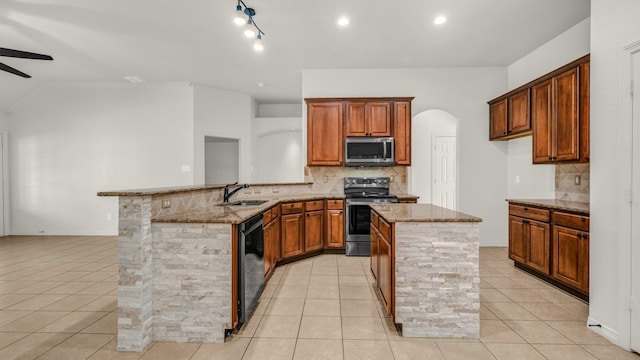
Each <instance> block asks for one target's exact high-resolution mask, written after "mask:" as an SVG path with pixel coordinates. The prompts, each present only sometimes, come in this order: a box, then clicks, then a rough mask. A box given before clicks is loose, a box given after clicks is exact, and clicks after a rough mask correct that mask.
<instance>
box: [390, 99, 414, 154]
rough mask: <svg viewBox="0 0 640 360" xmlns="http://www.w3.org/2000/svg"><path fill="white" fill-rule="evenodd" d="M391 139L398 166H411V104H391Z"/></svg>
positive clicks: (397, 102)
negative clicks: (393, 142)
mask: <svg viewBox="0 0 640 360" xmlns="http://www.w3.org/2000/svg"><path fill="white" fill-rule="evenodd" d="M393 139H394V141H395V144H394V147H395V160H396V164H398V165H411V102H409V101H396V102H394V103H393Z"/></svg>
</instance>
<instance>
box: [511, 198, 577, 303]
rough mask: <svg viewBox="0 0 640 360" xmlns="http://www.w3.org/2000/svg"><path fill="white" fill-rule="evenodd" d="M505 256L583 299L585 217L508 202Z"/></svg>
mask: <svg viewBox="0 0 640 360" xmlns="http://www.w3.org/2000/svg"><path fill="white" fill-rule="evenodd" d="M527 216H530V217H531V218H527ZM534 219H535V220H534ZM509 258H510V259H512V260H514V261H515V262H516V263H517V264H520V265H525V266H526V268H529V269H532V270H535V273H536V275H538V276H539V277H541V278H543V279H547V280H548V281H551V282H553V283H554V284H556V285H558V284H560V285H563V286H565V289H569V290H570V291H572V292H573V293H574V294H575V295H578V296H580V297H583V298H584V299H587V298H588V294H589V217H588V216H585V215H579V214H573V213H565V212H562V211H556V210H551V209H542V208H527V207H523V206H514V205H510V206H509ZM560 285H558V286H560Z"/></svg>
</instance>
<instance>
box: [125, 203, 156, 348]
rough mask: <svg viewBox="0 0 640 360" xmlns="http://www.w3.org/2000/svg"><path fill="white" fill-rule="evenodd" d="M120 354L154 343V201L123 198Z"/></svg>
mask: <svg viewBox="0 0 640 360" xmlns="http://www.w3.org/2000/svg"><path fill="white" fill-rule="evenodd" d="M118 259H119V265H118V266H119V277H118V346H117V348H118V351H143V350H144V348H145V347H146V346H147V345H149V343H150V342H151V323H152V321H153V318H152V293H151V291H152V256H151V197H150V196H136V197H123V196H121V197H120V209H119V225H118Z"/></svg>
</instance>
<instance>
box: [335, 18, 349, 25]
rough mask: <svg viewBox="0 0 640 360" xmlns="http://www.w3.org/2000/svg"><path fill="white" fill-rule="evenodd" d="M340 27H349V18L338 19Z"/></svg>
mask: <svg viewBox="0 0 640 360" xmlns="http://www.w3.org/2000/svg"><path fill="white" fill-rule="evenodd" d="M338 25H340V26H347V25H349V18H348V17H346V16H343V17H341V18H339V19H338Z"/></svg>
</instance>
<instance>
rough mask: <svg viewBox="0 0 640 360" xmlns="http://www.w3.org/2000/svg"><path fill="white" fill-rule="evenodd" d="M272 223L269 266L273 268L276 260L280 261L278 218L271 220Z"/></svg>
mask: <svg viewBox="0 0 640 360" xmlns="http://www.w3.org/2000/svg"><path fill="white" fill-rule="evenodd" d="M271 223H272V224H273V230H272V231H271V234H272V237H273V238H272V242H271V255H272V260H271V267H272V268H274V267H275V266H276V264H277V263H278V261H280V257H281V255H280V218H279V217H278V218H277V219H275V220H273V221H272V222H271Z"/></svg>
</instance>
